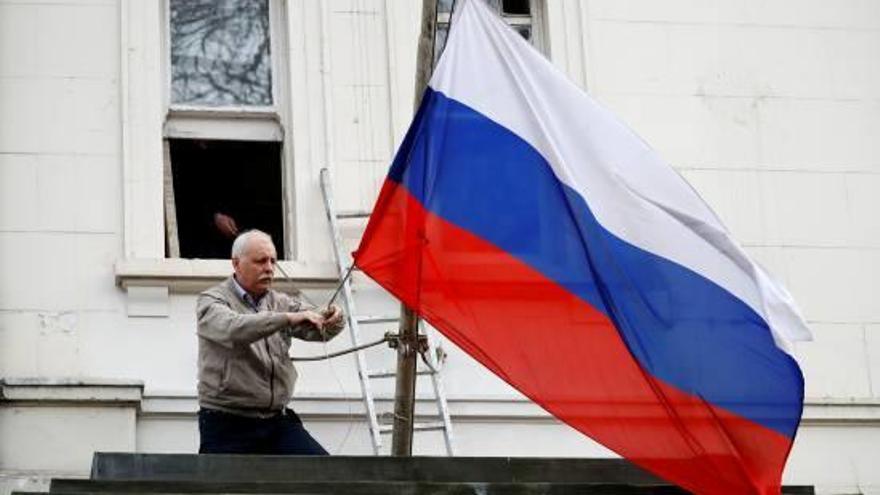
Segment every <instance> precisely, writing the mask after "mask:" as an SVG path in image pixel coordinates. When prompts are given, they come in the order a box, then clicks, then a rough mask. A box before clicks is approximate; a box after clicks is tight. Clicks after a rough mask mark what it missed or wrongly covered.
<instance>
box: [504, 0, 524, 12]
mask: <svg viewBox="0 0 880 495" xmlns="http://www.w3.org/2000/svg"><path fill="white" fill-rule="evenodd" d="M501 11H502V12H504V13H505V14H511V15H529V0H503V2H502V7H501Z"/></svg>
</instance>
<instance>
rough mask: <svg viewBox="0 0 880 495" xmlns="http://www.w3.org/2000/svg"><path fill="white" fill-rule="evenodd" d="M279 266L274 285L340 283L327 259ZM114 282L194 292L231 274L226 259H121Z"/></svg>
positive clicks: (326, 285) (325, 285) (123, 285)
mask: <svg viewBox="0 0 880 495" xmlns="http://www.w3.org/2000/svg"><path fill="white" fill-rule="evenodd" d="M278 263H279V264H280V265H281V268H282V269H283V270H284V272H285V273H287V274H288V275H290V277H291V278H290V279H287V278H285V277H284V276H283V275H282V274H281V273H280V272H281V270H279V273H277V275H276V278H275V284H274V285H275V287H276V288H279V289H281V290H292V289H293V288H299V289H303V288H306V289H309V288H319V289H325V288H333V287H335V286H336V285H337V284H338V283H339V274H338V273H337V271H336V267H335V266H334V265H333V264H332V263H330V262H308V263H306V262H302V261H286V260H285V261H279V262H278ZM114 273H115V276H116V285H117V286H119V287H121V288H123V289H125V290H128V289H129V288H131V287H161V288H166V289H167V291H168V292H174V293H182V294H195V293H198V292H201V291H203V290H205V289H207V288H208V287H211V286H212V285H215V284H217V283H219V282H220V281H222V280H223V279H225V278H226V277H228V276H229V275H231V274H232V264H231V262H230V261H229V260H202V259H124V260H119V261H117V262H116V266H115V267H114Z"/></svg>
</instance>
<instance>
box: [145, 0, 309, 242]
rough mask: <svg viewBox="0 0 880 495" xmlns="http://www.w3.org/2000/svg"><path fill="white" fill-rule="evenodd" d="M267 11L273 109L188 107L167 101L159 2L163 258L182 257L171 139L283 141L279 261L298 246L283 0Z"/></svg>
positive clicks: (167, 12)
mask: <svg viewBox="0 0 880 495" xmlns="http://www.w3.org/2000/svg"><path fill="white" fill-rule="evenodd" d="M266 1H267V3H268V7H269V42H270V44H269V53H270V67H271V86H272V105H269V106H266V105H235V106H230V105H224V106H208V105H189V104H179V103H172V102H171V83H172V81H171V72H172V71H171V0H162V64H161V70H162V84H163V87H162V108H163V110H164V113H165V117H164V121H163V124H162V149H163V153H162V158H163V167H162V170H163V191H164V192H163V201H164V207H163V213H164V223H165V254H166V255H165V256H164V257H165V258H168V259H178V258H180V243H179V238H178V233H177V218H176V210H177V208H176V205H175V198H174V193H173V187H174V183H173V178H172V164H171V161H170V160H171V153H170V151H169V146H170V144H169V140H170V139H207V140H224V141H275V142H280V143H281V157H280V160H279V162H280V166H281V181H282V184H281V208H282V211H281V216H282V230H283V232H282V235H283V237H284V252H283V253H278V254H279V258H280V259H295V256H296V249H295V247H296V245H295V242H294V241H295V239H293V237H294V235H293V234H294V232H295V228H294V227H295V226H294V225H292V220H291V219H292V218H293V215H291V211H290V208H291V206H292V205H293V204H294V203H293V198H292V194H293V184H292V181H291V174H292V172H291V170H290V168H291V166H292V164H293V155H292V153H291V152H290V148H291V147H292V146H291V141H290V139H289V135H290V133H286V132H285V129H289V122H290V121H291V116H290V114H289V109H290V107H291V105H290V98H291V90H290V82H289V81H288V79H289V78H288V77H287V74H289V67H290V66H289V60H288V55H287V54H288V50H287V48H288V46H289V45H288V39H287V30H286V27H287V25H288V23H287V15H288V13H287V9H286V6H285V2H284V1H283V0H266Z"/></svg>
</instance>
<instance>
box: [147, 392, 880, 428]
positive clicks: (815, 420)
mask: <svg viewBox="0 0 880 495" xmlns="http://www.w3.org/2000/svg"><path fill="white" fill-rule="evenodd" d="M447 400H448V402H449V409H450V413H451V414H452V417H453V420H455V421H517V422H523V421H525V422H529V423H533V422H547V423H554V422H557V420H556V419H555V418H553V417H552V416H551V415H550V414H549V413H547V412H546V411H545V410H543V409H541V408H540V407H539V406H537V405H536V404H535V403H533V402H531V401H530V400H528V399H525V398H523V397H515V396H508V397H502V396H470V397H465V396H460V395H459V396H451V397H447ZM393 402H394V401H393V397H376V408H377V410H379V411H391V410H393ZM291 407H293V408H294V409H295V410H296V411H297V414H300V415H301V416H304V417H309V418H322V419H323V418H327V419H337V420H340V419H346V418H352V419H354V420H357V421H361V420H363V419H364V411H363V400H362V399H361V398H360V396H359V395H354V394H349V395H340V394H296V395H295V396H294V398H293V401H292V402H291ZM196 411H198V401H197V399H196V397H195V395H189V394H164V395H163V394H156V395H146V396H145V397H144V400H143V404H142V407H141V415H142V416H150V415H189V414H193V415H194V414H195V413H196ZM416 412H417V413H418V415H420V416H426V417H430V416H433V415H436V413H437V411H436V403H435V402H434V400H433V398H432V397H427V396H425V397H418V398H417V399H416ZM854 424H859V425H865V426H877V427H880V399H853V400H849V401H846V400H825V399H810V400H808V401H807V403H806V404H805V406H804V415H803V420H802V421H801V425H802V426H836V425H854Z"/></svg>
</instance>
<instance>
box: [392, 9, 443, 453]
mask: <svg viewBox="0 0 880 495" xmlns="http://www.w3.org/2000/svg"><path fill="white" fill-rule="evenodd" d="M436 29H437V0H422V29H421V36H420V37H419V48H418V55H417V59H416V85H415V105H414V110H413V112H417V111H418V109H419V105H420V104H421V100H422V95H423V94H424V92H425V88H427V86H428V80H429V79H430V78H431V73H432V72H433V70H434V34H435V31H436ZM418 325H419V318H418V316H417V315H416V314H415V312H414V311H413V310H412V309H410V308H408V307H406V305H405V304H403V303H401V304H400V328H399V335H400V345H398V346H397V381H396V383H395V391H394V427H393V430H392V436H391V455H394V456H411V455H412V438H413V424H414V419H415V395H416V356H417V355H418V346H419V342H418V339H419V336H418Z"/></svg>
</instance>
